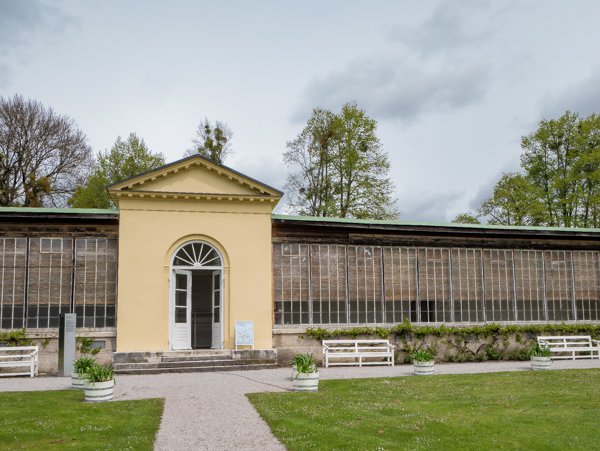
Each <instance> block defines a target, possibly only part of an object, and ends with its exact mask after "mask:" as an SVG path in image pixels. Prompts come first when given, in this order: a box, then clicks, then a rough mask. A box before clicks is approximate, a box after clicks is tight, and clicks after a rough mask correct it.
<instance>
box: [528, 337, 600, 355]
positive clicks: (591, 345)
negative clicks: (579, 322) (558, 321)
mask: <svg viewBox="0 0 600 451" xmlns="http://www.w3.org/2000/svg"><path fill="white" fill-rule="evenodd" d="M537 340H538V344H539V345H540V346H546V347H548V348H550V351H551V352H552V354H556V355H552V359H570V360H575V359H595V358H598V359H600V342H599V341H598V340H592V337H590V336H589V335H574V336H558V335H556V336H550V337H537ZM594 353H596V355H595V356H594Z"/></svg>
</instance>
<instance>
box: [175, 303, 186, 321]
mask: <svg viewBox="0 0 600 451" xmlns="http://www.w3.org/2000/svg"><path fill="white" fill-rule="evenodd" d="M175 322H176V323H185V322H187V309H186V308H179V307H175Z"/></svg>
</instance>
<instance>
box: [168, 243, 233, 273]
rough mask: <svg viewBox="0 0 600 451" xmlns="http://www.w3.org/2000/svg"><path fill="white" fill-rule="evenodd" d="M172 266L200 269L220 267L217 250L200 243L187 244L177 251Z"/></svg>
mask: <svg viewBox="0 0 600 451" xmlns="http://www.w3.org/2000/svg"><path fill="white" fill-rule="evenodd" d="M173 266H191V267H194V268H201V267H204V266H208V267H213V268H214V267H218V266H221V257H220V256H219V253H218V252H217V250H216V249H215V248H214V247H212V246H211V245H210V244H207V243H202V242H198V241H196V242H193V243H187V244H186V245H184V246H183V247H182V248H181V249H179V250H178V251H177V253H176V254H175V257H174V258H173Z"/></svg>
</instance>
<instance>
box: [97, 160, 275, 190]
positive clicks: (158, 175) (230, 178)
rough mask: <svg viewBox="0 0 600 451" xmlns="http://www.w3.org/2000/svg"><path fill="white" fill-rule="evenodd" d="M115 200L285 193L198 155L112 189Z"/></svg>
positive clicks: (114, 186)
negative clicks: (143, 197)
mask: <svg viewBox="0 0 600 451" xmlns="http://www.w3.org/2000/svg"><path fill="white" fill-rule="evenodd" d="M107 189H108V191H109V192H110V193H111V195H112V196H113V197H121V196H122V195H124V194H126V193H127V195H136V194H141V193H144V194H148V195H151V194H152V193H155V194H157V195H162V196H163V197H164V196H165V195H168V196H169V197H178V195H188V196H203V197H209V198H212V197H214V196H225V197H227V198H235V199H239V198H256V197H258V198H271V199H274V198H276V199H279V198H280V197H281V196H282V193H281V192H280V191H278V190H276V189H275V188H272V187H270V186H268V185H265V184H263V183H261V182H258V181H257V180H254V179H252V178H250V177H248V176H245V175H243V174H240V173H239V172H237V171H234V170H233V169H230V168H228V167H226V166H221V165H218V164H215V163H212V162H211V161H209V160H206V159H205V158H203V157H201V156H199V155H195V156H192V157H189V158H184V159H183V160H179V161H176V162H174V163H170V164H167V165H165V166H162V167H160V168H157V169H155V170H153V171H149V172H146V173H144V174H140V175H138V176H135V177H132V178H129V179H127V180H123V181H121V182H118V183H115V184H114V185H111V186H109V187H108V188H107Z"/></svg>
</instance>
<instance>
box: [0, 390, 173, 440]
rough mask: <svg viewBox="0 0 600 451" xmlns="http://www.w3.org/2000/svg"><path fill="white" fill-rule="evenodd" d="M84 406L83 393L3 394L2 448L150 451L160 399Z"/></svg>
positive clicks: (0, 398) (0, 411)
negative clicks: (138, 450) (148, 450)
mask: <svg viewBox="0 0 600 451" xmlns="http://www.w3.org/2000/svg"><path fill="white" fill-rule="evenodd" d="M82 401H83V390H80V391H79V390H78V391H76V390H68V391H40V392H16V393H0V448H2V449H53V448H57V449H58V448H73V449H77V450H101V449H119V450H125V449H133V450H137V449H140V450H142V449H144V450H146V449H152V445H153V444H154V439H155V437H156V432H157V431H158V426H159V424H160V417H161V415H162V411H163V405H164V401H163V400H162V399H143V400H136V401H114V402H105V403H97V404H90V403H84V402H82Z"/></svg>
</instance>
